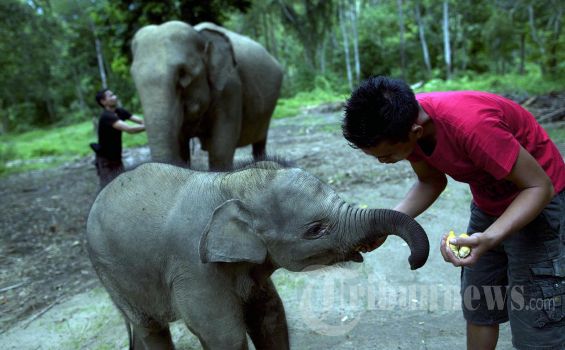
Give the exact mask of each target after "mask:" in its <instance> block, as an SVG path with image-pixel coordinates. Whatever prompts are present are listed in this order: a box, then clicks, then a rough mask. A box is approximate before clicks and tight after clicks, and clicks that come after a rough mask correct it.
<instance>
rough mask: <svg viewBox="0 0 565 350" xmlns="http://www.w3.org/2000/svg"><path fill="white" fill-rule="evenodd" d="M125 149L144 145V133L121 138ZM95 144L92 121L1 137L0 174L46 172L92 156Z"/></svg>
mask: <svg viewBox="0 0 565 350" xmlns="http://www.w3.org/2000/svg"><path fill="white" fill-rule="evenodd" d="M122 139H123V143H124V147H133V146H140V145H144V144H146V143H147V136H146V135H145V133H141V134H136V135H129V134H125V133H124V135H123V137H122ZM91 142H96V134H95V133H94V128H93V125H92V123H91V122H83V123H80V124H75V125H69V126H65V127H58V128H49V129H42V130H33V131H29V132H25V133H22V134H14V135H2V136H0V175H7V174H12V173H17V172H22V171H28V170H37V169H45V168H50V167H53V166H57V165H60V164H62V163H64V162H67V161H70V160H73V159H76V158H81V157H84V156H86V155H89V154H91V153H92V150H91V149H90V147H89V143H91Z"/></svg>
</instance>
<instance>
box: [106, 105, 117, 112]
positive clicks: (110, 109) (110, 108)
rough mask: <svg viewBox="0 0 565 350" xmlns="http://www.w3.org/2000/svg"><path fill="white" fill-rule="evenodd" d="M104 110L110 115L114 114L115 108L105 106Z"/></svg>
mask: <svg viewBox="0 0 565 350" xmlns="http://www.w3.org/2000/svg"><path fill="white" fill-rule="evenodd" d="M104 109H105V110H107V111H110V112H112V113H115V112H116V106H105V107H104Z"/></svg>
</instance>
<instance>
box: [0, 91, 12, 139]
mask: <svg viewBox="0 0 565 350" xmlns="http://www.w3.org/2000/svg"><path fill="white" fill-rule="evenodd" d="M0 111H2V117H1V118H2V123H1V124H0V135H4V134H7V133H8V132H9V131H10V113H8V111H6V110H4V100H2V99H0Z"/></svg>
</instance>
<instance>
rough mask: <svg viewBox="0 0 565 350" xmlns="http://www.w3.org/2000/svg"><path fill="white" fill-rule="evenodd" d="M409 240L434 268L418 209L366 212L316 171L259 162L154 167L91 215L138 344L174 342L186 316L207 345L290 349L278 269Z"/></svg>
mask: <svg viewBox="0 0 565 350" xmlns="http://www.w3.org/2000/svg"><path fill="white" fill-rule="evenodd" d="M388 234H393V235H398V236H400V237H401V238H402V239H403V240H405V241H406V242H407V244H408V247H409V248H410V250H411V251H412V254H411V256H410V258H409V262H410V265H411V268H412V269H416V268H419V267H421V266H422V265H424V263H425V262H426V259H427V258H428V251H429V243H428V239H427V236H426V233H425V232H424V230H423V229H422V227H421V226H420V225H419V224H418V223H417V222H416V221H415V220H413V219H412V218H410V217H409V216H407V215H405V214H403V213H400V212H396V211H393V210H387V209H360V208H358V207H356V206H352V205H349V204H348V203H346V202H344V201H343V200H342V199H340V197H339V196H338V194H337V193H336V192H335V191H334V190H333V189H331V188H330V187H329V186H327V185H325V184H324V183H322V182H320V181H319V180H318V179H317V178H316V177H314V176H312V175H310V174H308V173H307V172H305V171H303V170H301V169H297V168H291V167H286V166H284V165H281V164H279V163H274V162H259V163H256V164H251V165H248V166H246V167H244V168H241V169H237V170H234V171H231V172H220V173H218V172H214V173H208V172H197V171H193V170H189V169H184V168H181V167H175V166H172V165H168V164H160V163H147V164H143V165H141V166H139V167H138V168H136V169H135V170H132V171H130V172H126V173H124V174H122V175H120V176H119V177H117V178H116V179H115V180H114V181H113V182H111V183H110V184H109V185H108V186H107V187H105V188H104V189H103V190H102V191H101V192H100V194H99V195H98V197H97V198H96V200H95V202H94V204H93V206H92V208H91V210H90V214H89V216H88V221H87V235H86V238H87V242H88V250H89V256H90V259H91V261H92V264H93V266H94V268H95V270H96V272H97V274H98V276H99V277H100V280H101V282H102V284H103V285H104V286H105V287H106V289H107V290H108V293H109V294H110V297H111V298H112V300H113V301H114V303H115V304H116V306H117V307H118V308H119V309H120V311H121V312H122V314H123V315H124V317H125V318H126V320H127V324H128V330H130V332H131V334H130V335H131V336H130V341H131V345H133V348H134V349H143V348H144V347H145V348H147V349H172V348H173V344H172V340H171V335H170V332H169V322H172V321H174V320H178V319H182V320H183V321H184V323H185V324H186V326H187V327H188V328H189V329H190V330H191V331H192V332H193V333H194V334H195V335H196V336H198V338H199V339H200V342H201V343H202V346H203V347H204V348H205V349H247V338H246V333H247V334H249V336H250V337H251V339H252V341H253V343H254V345H255V348H256V349H287V348H288V346H289V341H288V330H287V324H286V318H285V312H284V308H283V304H282V302H281V299H280V297H279V295H278V293H277V291H276V289H275V286H274V285H273V282H272V281H271V278H270V276H271V274H272V273H273V272H274V271H275V270H276V269H278V268H285V269H287V270H290V271H303V270H304V269H305V268H307V267H311V266H317V265H331V264H335V263H339V262H343V261H356V262H362V261H363V257H362V255H361V253H362V252H366V251H370V250H371V249H374V248H375V247H377V246H378V245H379V244H381V243H382V242H383V240H384V238H385V237H386V235H388Z"/></svg>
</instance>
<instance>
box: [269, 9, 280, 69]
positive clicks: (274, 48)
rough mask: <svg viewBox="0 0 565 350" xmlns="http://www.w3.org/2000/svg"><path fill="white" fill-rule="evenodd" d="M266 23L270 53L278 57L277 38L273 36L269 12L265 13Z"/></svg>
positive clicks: (271, 19)
mask: <svg viewBox="0 0 565 350" xmlns="http://www.w3.org/2000/svg"><path fill="white" fill-rule="evenodd" d="M267 25H268V27H269V33H268V36H269V38H270V42H271V45H272V47H271V50H272V51H271V55H273V56H274V57H275V58H277V59H278V58H279V52H278V48H277V39H276V36H275V30H274V29H273V26H274V25H273V18H272V16H271V14H270V13H269V14H267Z"/></svg>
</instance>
